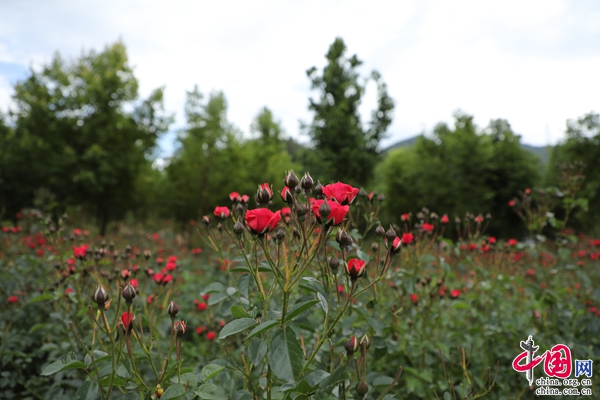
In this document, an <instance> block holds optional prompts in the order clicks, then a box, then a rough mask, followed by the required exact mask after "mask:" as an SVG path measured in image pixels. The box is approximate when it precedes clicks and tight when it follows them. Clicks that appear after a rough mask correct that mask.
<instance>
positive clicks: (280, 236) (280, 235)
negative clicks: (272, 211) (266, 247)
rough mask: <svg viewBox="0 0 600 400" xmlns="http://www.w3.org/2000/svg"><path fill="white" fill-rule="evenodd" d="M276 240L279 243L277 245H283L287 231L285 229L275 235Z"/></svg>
mask: <svg viewBox="0 0 600 400" xmlns="http://www.w3.org/2000/svg"><path fill="white" fill-rule="evenodd" d="M275 240H276V241H277V243H283V241H284V240H285V231H284V230H283V229H280V230H278V231H277V233H276V234H275Z"/></svg>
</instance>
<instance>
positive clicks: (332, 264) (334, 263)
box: [327, 256, 340, 275]
mask: <svg viewBox="0 0 600 400" xmlns="http://www.w3.org/2000/svg"><path fill="white" fill-rule="evenodd" d="M327 265H328V266H329V269H331V272H332V273H333V274H334V275H335V274H337V271H338V267H339V266H340V260H338V259H337V258H336V257H335V256H331V257H329V260H328V261H327Z"/></svg>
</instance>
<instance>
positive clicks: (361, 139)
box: [305, 38, 394, 185]
mask: <svg viewBox="0 0 600 400" xmlns="http://www.w3.org/2000/svg"><path fill="white" fill-rule="evenodd" d="M346 50H347V48H346V45H345V44H344V41H343V40H342V39H341V38H337V39H335V41H334V42H333V44H332V45H331V46H330V48H329V51H328V52H327V54H326V58H327V65H326V66H325V67H324V68H323V70H322V71H321V72H320V73H319V71H318V70H317V68H316V67H312V68H310V69H309V70H308V71H307V75H308V77H309V79H310V80H311V84H312V88H313V89H315V90H318V91H319V97H318V98H317V99H316V100H314V99H310V105H309V109H310V110H311V111H312V112H313V113H314V119H313V122H312V123H311V124H310V125H309V126H307V127H306V128H307V130H308V134H309V136H310V138H311V139H312V143H313V145H314V148H313V149H311V150H309V151H308V152H307V154H306V158H305V159H306V161H305V162H306V166H307V167H308V168H309V169H310V171H311V173H312V174H313V176H315V177H318V178H319V179H321V180H322V181H324V182H326V181H331V180H334V179H335V180H341V181H344V182H347V183H352V184H355V185H366V184H367V183H368V182H369V180H370V179H371V178H372V175H373V170H374V168H375V165H376V164H377V162H378V160H379V149H378V144H379V141H380V140H381V139H382V138H383V137H384V135H385V133H386V130H387V128H388V126H389V125H390V124H391V122H392V112H393V109H394V102H393V100H392V99H391V98H390V97H389V96H388V94H387V87H386V84H385V83H384V82H383V80H382V79H381V76H380V75H379V73H377V72H375V71H374V72H373V73H372V74H371V78H372V79H373V80H374V81H375V83H376V84H377V98H378V101H377V109H376V110H374V111H373V112H372V116H371V120H370V121H369V123H368V124H367V125H366V126H363V124H362V122H361V119H360V114H359V111H358V108H359V106H360V102H361V99H362V97H363V94H364V92H365V84H364V83H361V82H360V76H359V73H358V67H359V66H360V65H361V64H362V61H360V60H359V59H358V57H357V56H356V55H352V56H350V57H347V55H346Z"/></svg>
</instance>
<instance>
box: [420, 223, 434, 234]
mask: <svg viewBox="0 0 600 400" xmlns="http://www.w3.org/2000/svg"><path fill="white" fill-rule="evenodd" d="M422 228H423V230H424V231H425V232H427V233H429V232H431V231H433V228H435V227H434V226H433V224H428V223H427V222H425V223H423V225H422Z"/></svg>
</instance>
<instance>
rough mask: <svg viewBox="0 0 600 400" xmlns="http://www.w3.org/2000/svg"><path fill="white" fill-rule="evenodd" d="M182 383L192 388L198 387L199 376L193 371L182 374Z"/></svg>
mask: <svg viewBox="0 0 600 400" xmlns="http://www.w3.org/2000/svg"><path fill="white" fill-rule="evenodd" d="M181 384H182V385H183V386H188V387H190V388H196V386H198V377H197V376H196V374H194V373H191V372H186V373H185V374H181Z"/></svg>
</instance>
